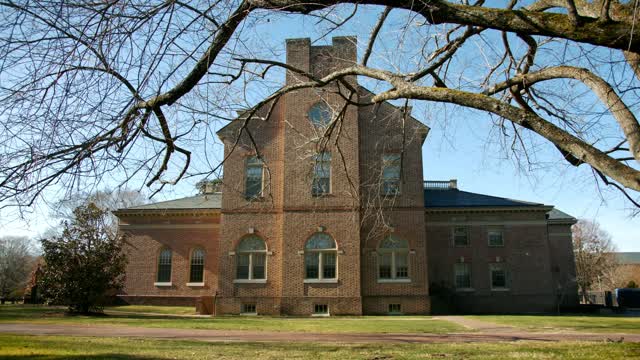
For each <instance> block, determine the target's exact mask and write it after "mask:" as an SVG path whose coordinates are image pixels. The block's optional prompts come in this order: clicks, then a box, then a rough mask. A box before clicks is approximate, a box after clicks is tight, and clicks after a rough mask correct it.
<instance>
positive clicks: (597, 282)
mask: <svg viewBox="0 0 640 360" xmlns="http://www.w3.org/2000/svg"><path fill="white" fill-rule="evenodd" d="M572 230H573V253H574V255H575V257H576V282H577V283H578V288H579V290H580V294H581V295H582V298H583V300H585V301H587V299H588V297H587V291H589V290H595V289H598V290H603V289H604V287H603V285H605V286H606V285H608V284H603V282H605V283H606V282H607V279H608V277H607V275H608V274H610V272H611V271H612V270H613V269H615V268H616V262H615V258H614V256H613V254H612V252H613V251H614V249H615V248H614V246H613V244H612V242H611V235H609V233H607V232H606V231H604V230H603V229H602V228H600V225H599V224H598V223H597V222H595V221H590V220H584V219H581V220H578V222H577V223H576V224H575V225H573V227H572ZM607 290H611V289H610V288H607Z"/></svg>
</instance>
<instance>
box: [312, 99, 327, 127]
mask: <svg viewBox="0 0 640 360" xmlns="http://www.w3.org/2000/svg"><path fill="white" fill-rule="evenodd" d="M307 115H308V116H309V120H311V123H312V124H313V125H314V126H320V127H324V126H327V125H329V123H330V122H331V117H332V116H333V110H331V108H330V107H329V105H327V104H326V103H324V102H323V101H320V102H317V103H315V104H314V105H313V106H312V107H311V109H309V112H308V114H307Z"/></svg>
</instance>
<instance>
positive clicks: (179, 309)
mask: <svg viewBox="0 0 640 360" xmlns="http://www.w3.org/2000/svg"><path fill="white" fill-rule="evenodd" d="M105 311H107V312H114V311H119V312H136V313H143V314H144V313H154V314H166V315H197V314H196V308H195V307H194V306H155V305H123V306H108V307H106V308H105Z"/></svg>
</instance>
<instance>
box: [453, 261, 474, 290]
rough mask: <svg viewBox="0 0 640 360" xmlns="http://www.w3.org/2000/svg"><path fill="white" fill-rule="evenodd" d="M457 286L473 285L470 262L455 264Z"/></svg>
mask: <svg viewBox="0 0 640 360" xmlns="http://www.w3.org/2000/svg"><path fill="white" fill-rule="evenodd" d="M454 271H455V282H456V288H470V287H471V272H470V266H469V264H455V268H454Z"/></svg>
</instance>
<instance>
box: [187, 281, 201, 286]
mask: <svg viewBox="0 0 640 360" xmlns="http://www.w3.org/2000/svg"><path fill="white" fill-rule="evenodd" d="M187 286H188V287H204V282H193V283H192V282H190V283H187Z"/></svg>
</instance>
